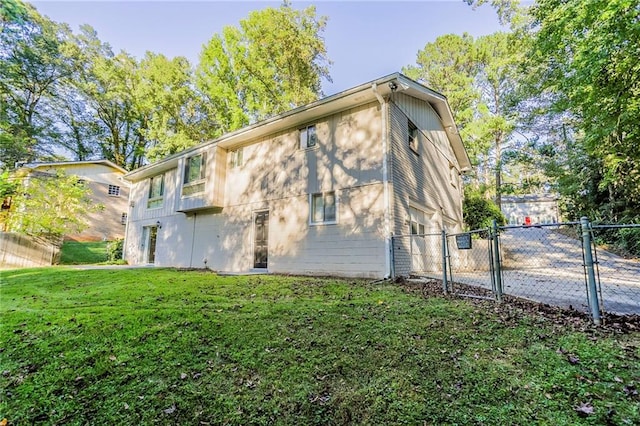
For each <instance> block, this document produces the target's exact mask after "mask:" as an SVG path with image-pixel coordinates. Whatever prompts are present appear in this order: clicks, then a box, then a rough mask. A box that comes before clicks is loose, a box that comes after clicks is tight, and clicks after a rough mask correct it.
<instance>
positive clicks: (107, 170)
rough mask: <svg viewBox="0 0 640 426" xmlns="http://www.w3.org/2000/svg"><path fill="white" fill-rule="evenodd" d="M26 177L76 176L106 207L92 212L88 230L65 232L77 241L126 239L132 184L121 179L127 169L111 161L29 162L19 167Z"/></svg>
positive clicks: (94, 197) (98, 201)
mask: <svg viewBox="0 0 640 426" xmlns="http://www.w3.org/2000/svg"><path fill="white" fill-rule="evenodd" d="M20 170H23V171H25V174H26V176H27V179H29V178H30V177H34V176H50V177H55V175H56V173H57V172H58V171H63V172H64V173H66V174H67V175H75V176H77V177H78V179H79V180H81V181H83V182H84V183H85V184H86V185H87V186H88V187H89V189H90V194H89V196H90V198H91V200H92V201H93V203H95V204H97V205H101V206H103V207H104V208H103V209H100V210H99V211H96V212H93V213H89V215H88V217H86V218H85V219H86V222H87V224H88V226H87V229H85V230H84V231H82V232H81V233H79V234H70V235H65V239H68V240H78V241H100V240H116V239H121V238H124V231H125V225H126V222H127V212H128V210H129V209H128V204H129V184H128V182H125V181H123V180H122V177H123V176H124V175H125V174H126V173H127V171H126V170H125V169H123V168H122V167H120V166H118V165H116V164H114V163H113V162H111V161H109V160H85V161H58V162H43V163H26V164H22V165H21V166H20Z"/></svg>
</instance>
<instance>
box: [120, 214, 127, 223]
mask: <svg viewBox="0 0 640 426" xmlns="http://www.w3.org/2000/svg"><path fill="white" fill-rule="evenodd" d="M120 223H121V224H123V225H126V224H127V214H126V213H122V216H120Z"/></svg>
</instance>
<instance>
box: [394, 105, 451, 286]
mask: <svg viewBox="0 0 640 426" xmlns="http://www.w3.org/2000/svg"><path fill="white" fill-rule="evenodd" d="M389 108H390V109H389V125H390V139H391V181H392V187H393V194H392V198H393V201H392V205H393V212H392V215H393V232H394V234H395V235H404V234H408V233H409V232H410V230H409V222H410V207H414V208H417V209H419V210H421V211H422V212H424V213H425V216H427V219H426V220H425V222H426V223H425V233H434V232H440V231H441V230H442V229H443V228H444V229H447V230H450V231H457V230H461V229H462V196H461V184H460V179H459V177H458V175H459V170H460V167H459V165H458V162H457V160H456V158H455V156H454V154H453V151H452V149H451V146H450V144H449V142H448V139H447V136H446V131H445V129H444V128H443V126H442V123H441V121H440V118H439V117H438V115H437V114H436V112H435V111H434V110H433V109H432V108H431V107H430V106H429V105H428V104H427V103H425V102H422V101H419V100H416V99H414V98H411V97H409V96H406V95H403V94H394V95H393V98H392V99H391V102H390V103H389ZM409 120H411V122H412V123H413V124H414V125H415V126H416V127H418V129H419V132H418V149H417V152H414V151H413V150H412V149H411V148H410V147H409V143H408V121H409ZM393 250H394V263H395V265H396V270H395V273H396V275H405V274H408V273H409V272H410V271H409V270H407V265H411V261H410V256H411V252H412V248H411V247H410V239H409V238H397V239H396V240H395V242H394V247H393Z"/></svg>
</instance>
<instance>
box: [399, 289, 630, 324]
mask: <svg viewBox="0 0 640 426" xmlns="http://www.w3.org/2000/svg"><path fill="white" fill-rule="evenodd" d="M395 282H396V284H398V285H400V286H401V287H402V288H403V289H404V290H405V291H407V292H410V293H414V294H421V295H422V296H423V297H426V298H429V297H439V298H445V299H450V300H464V301H465V302H467V303H471V304H473V305H476V306H481V307H483V308H484V309H486V310H488V311H491V312H493V313H495V314H497V315H498V321H499V322H503V323H505V324H515V323H517V322H518V321H519V320H521V319H522V318H523V317H525V316H533V317H537V318H543V319H544V320H545V321H548V322H549V323H550V324H551V325H553V326H554V327H556V326H557V327H561V328H563V329H567V328H568V329H570V330H573V331H581V332H589V333H593V332H597V333H619V334H627V333H634V332H640V315H616V314H605V315H604V316H603V317H602V324H601V325H600V326H596V325H594V324H593V322H592V321H591V317H590V316H589V315H588V314H586V313H585V312H582V311H578V310H575V309H567V308H562V307H558V306H552V305H548V304H544V303H538V302H534V301H531V300H527V299H521V298H518V297H514V296H509V295H505V296H503V302H502V303H498V302H496V301H495V300H493V295H492V293H491V291H490V290H487V289H484V288H480V287H475V286H471V285H467V284H461V283H454V284H453V285H454V288H455V290H456V292H455V294H451V293H450V294H444V292H443V289H442V281H438V280H430V281H422V282H417V281H413V280H406V279H404V278H400V279H397V280H396V281H395Z"/></svg>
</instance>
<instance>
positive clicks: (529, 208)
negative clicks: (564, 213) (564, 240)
mask: <svg viewBox="0 0 640 426" xmlns="http://www.w3.org/2000/svg"><path fill="white" fill-rule="evenodd" d="M502 213H503V214H504V215H505V217H506V218H507V221H508V222H509V225H534V224H538V223H543V224H549V223H558V222H560V221H561V220H560V209H559V207H558V197H557V196H554V195H551V194H545V195H535V194H531V195H519V196H518V195H507V196H503V197H502Z"/></svg>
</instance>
